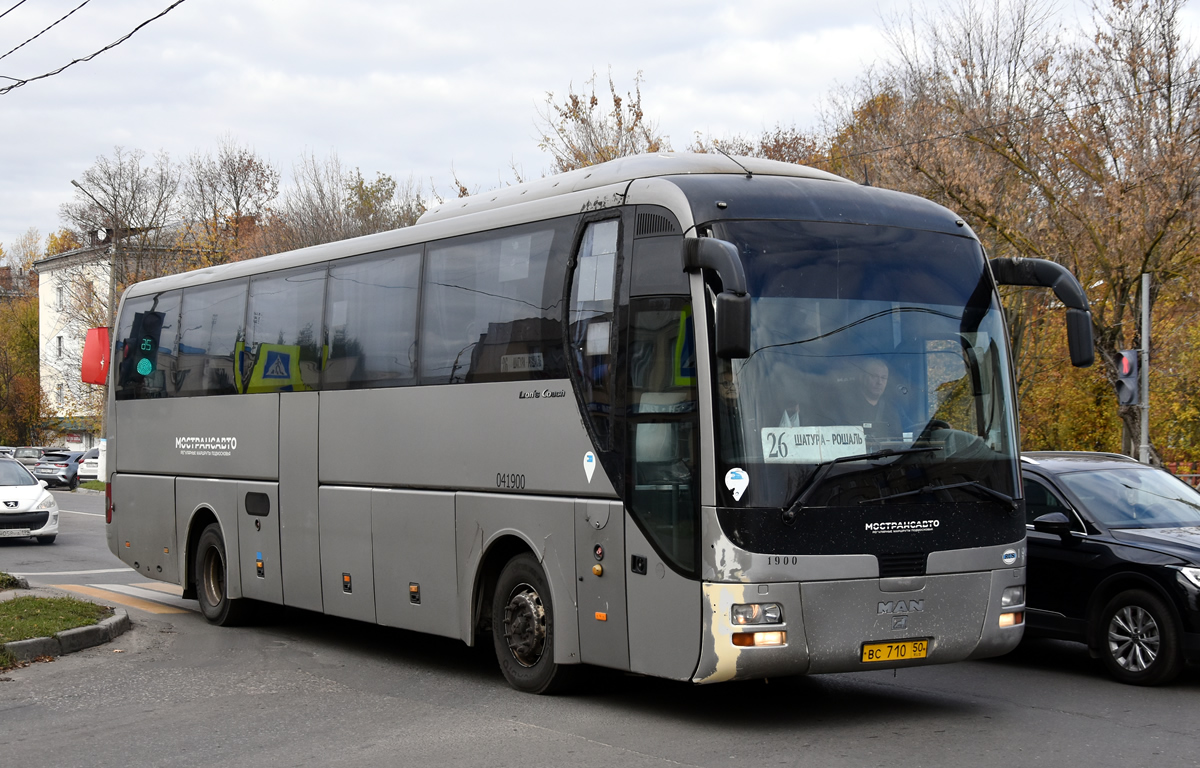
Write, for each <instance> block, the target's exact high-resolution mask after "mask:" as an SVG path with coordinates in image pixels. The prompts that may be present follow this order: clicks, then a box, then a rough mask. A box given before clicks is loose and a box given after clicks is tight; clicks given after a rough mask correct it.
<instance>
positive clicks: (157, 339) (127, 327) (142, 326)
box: [116, 291, 180, 400]
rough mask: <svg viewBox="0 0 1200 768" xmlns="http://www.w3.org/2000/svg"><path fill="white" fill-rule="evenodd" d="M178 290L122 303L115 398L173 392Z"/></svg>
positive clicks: (164, 395)
mask: <svg viewBox="0 0 1200 768" xmlns="http://www.w3.org/2000/svg"><path fill="white" fill-rule="evenodd" d="M179 299H180V292H179V291H166V292H165V293H156V294H154V295H152V296H139V297H137V298H134V299H129V300H127V301H126V302H125V306H124V308H123V309H122V310H121V320H120V322H119V323H118V324H117V366H116V369H117V393H116V394H117V399H118V400H131V399H138V398H147V397H166V396H167V395H169V394H173V393H174V391H175V373H176V364H177V362H178V360H177V357H178V355H177V351H176V343H177V341H178V338H177V337H178V335H179Z"/></svg>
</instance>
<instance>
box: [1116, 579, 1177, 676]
mask: <svg viewBox="0 0 1200 768" xmlns="http://www.w3.org/2000/svg"><path fill="white" fill-rule="evenodd" d="M1099 631H1100V633H1101V635H1100V658H1101V659H1102V660H1103V662H1104V666H1105V667H1106V668H1107V669H1108V672H1109V674H1111V675H1112V676H1113V677H1115V678H1116V679H1117V680H1119V681H1121V682H1122V683H1129V684H1130V685H1161V684H1163V683H1167V682H1170V681H1171V680H1174V679H1175V678H1176V677H1177V676H1178V675H1179V673H1180V672H1181V671H1182V670H1183V656H1182V654H1180V647H1179V640H1180V637H1179V627H1178V623H1177V622H1176V621H1175V616H1174V614H1172V613H1171V609H1170V608H1169V607H1168V606H1167V604H1166V603H1164V602H1163V601H1162V600H1161V599H1159V598H1158V597H1156V596H1155V595H1152V594H1150V593H1149V592H1146V591H1144V590H1140V589H1130V590H1126V591H1125V592H1122V593H1120V594H1119V595H1117V596H1116V597H1114V598H1113V599H1112V600H1109V601H1108V605H1106V606H1104V610H1103V612H1101V614H1100V626H1099Z"/></svg>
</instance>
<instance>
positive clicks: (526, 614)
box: [504, 584, 546, 667]
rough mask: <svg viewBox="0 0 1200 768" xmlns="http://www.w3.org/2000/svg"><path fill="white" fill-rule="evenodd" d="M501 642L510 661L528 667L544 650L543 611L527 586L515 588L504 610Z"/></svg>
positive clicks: (536, 596) (544, 626)
mask: <svg viewBox="0 0 1200 768" xmlns="http://www.w3.org/2000/svg"><path fill="white" fill-rule="evenodd" d="M504 639H505V641H506V642H507V643H508V649H509V651H511V652H512V655H513V658H514V659H516V660H517V663H519V664H520V665H521V666H523V667H532V666H533V665H534V664H537V663H538V660H539V659H541V658H542V651H544V650H545V648H546V608H545V606H543V605H542V598H541V596H540V595H538V593H537V590H535V589H534V588H533V587H532V586H530V585H529V584H519V585H518V586H517V587H516V588H515V589H513V591H512V593H511V594H510V595H509V598H508V604H507V605H505V606H504Z"/></svg>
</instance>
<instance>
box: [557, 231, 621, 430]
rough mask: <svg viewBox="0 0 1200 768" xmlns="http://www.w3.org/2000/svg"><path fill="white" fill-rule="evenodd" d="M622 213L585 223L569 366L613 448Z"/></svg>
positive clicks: (595, 426) (574, 284) (596, 426)
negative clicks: (615, 351)
mask: <svg viewBox="0 0 1200 768" xmlns="http://www.w3.org/2000/svg"><path fill="white" fill-rule="evenodd" d="M620 236H621V226H620V219H607V220H605V221H596V222H592V223H590V224H588V225H587V229H586V230H584V232H583V238H582V239H581V240H580V242H579V253H578V254H577V256H576V259H575V273H574V274H573V275H572V276H571V314H570V324H569V330H568V334H569V336H570V344H571V366H572V369H573V372H574V373H575V376H576V380H577V384H578V387H579V392H580V396H581V398H582V400H583V404H584V408H585V409H586V410H587V414H588V421H589V422H590V424H591V427H592V439H593V440H594V441H595V443H596V446H597V447H598V448H600V449H601V450H608V449H610V448H612V430H613V425H612V419H613V413H612V396H613V386H612V384H613V382H612V373H613V371H612V367H613V366H612V355H613V341H614V339H615V336H616V333H615V318H616V316H615V304H616V301H615V294H616V267H617V251H618V245H619V243H620Z"/></svg>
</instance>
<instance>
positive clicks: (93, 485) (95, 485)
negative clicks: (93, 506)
mask: <svg viewBox="0 0 1200 768" xmlns="http://www.w3.org/2000/svg"><path fill="white" fill-rule="evenodd" d="M79 487H80V488H87V489H88V490H89V491H103V490H104V483H103V482H101V481H99V480H88V481H87V482H84V483H80V484H79Z"/></svg>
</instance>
